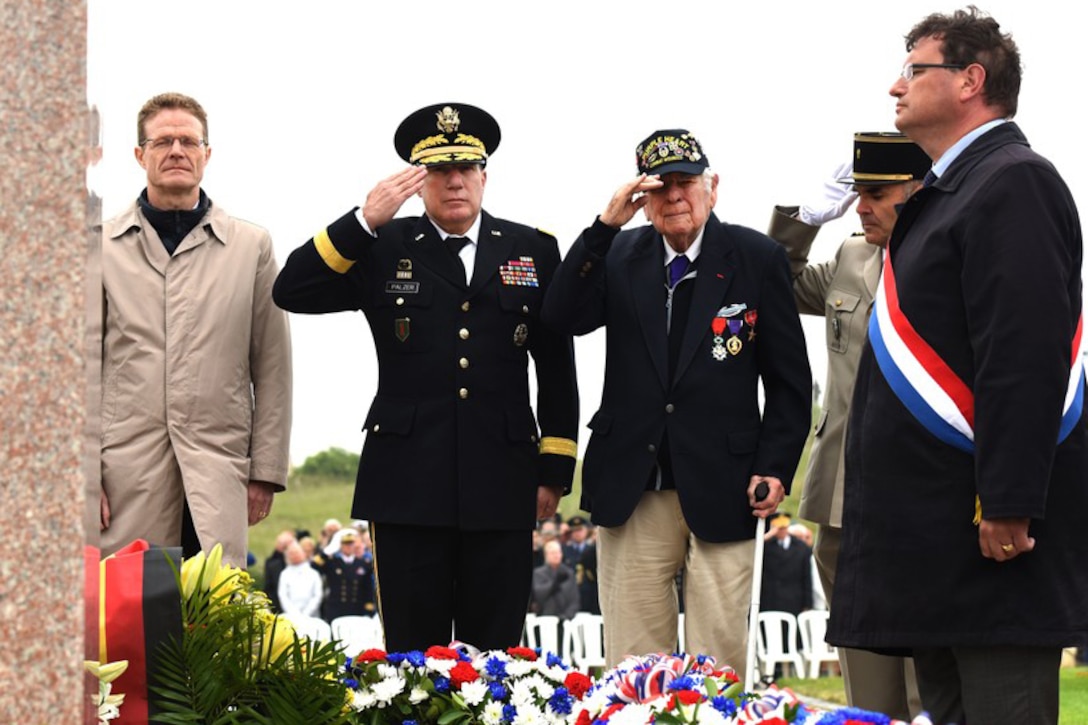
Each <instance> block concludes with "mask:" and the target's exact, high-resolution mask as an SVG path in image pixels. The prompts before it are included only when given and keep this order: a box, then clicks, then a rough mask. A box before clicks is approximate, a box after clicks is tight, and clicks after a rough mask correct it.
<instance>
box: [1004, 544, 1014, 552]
mask: <svg viewBox="0 0 1088 725" xmlns="http://www.w3.org/2000/svg"><path fill="white" fill-rule="evenodd" d="M1015 548H1016V547H1015V546H1013V545H1012V544H1002V545H1001V550H1002V551H1004V552H1005V553H1006V554H1011V553H1012V550H1013V549H1015Z"/></svg>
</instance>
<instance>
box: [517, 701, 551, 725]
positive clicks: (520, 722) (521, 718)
mask: <svg viewBox="0 0 1088 725" xmlns="http://www.w3.org/2000/svg"><path fill="white" fill-rule="evenodd" d="M546 722H547V720H545V718H544V713H542V712H541V711H540V708H538V707H537V706H536V705H519V706H518V712H517V715H515V716H514V722H513V725H544V723H546Z"/></svg>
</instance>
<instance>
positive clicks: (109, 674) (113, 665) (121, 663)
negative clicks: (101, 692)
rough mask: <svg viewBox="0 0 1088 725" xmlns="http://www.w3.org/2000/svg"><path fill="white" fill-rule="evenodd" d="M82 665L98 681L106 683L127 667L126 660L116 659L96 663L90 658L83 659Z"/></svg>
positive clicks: (119, 674)
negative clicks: (114, 660) (115, 660)
mask: <svg viewBox="0 0 1088 725" xmlns="http://www.w3.org/2000/svg"><path fill="white" fill-rule="evenodd" d="M83 666H84V667H85V668H86V669H87V671H88V672H90V673H91V674H92V675H94V676H95V678H97V679H98V681H99V682H102V683H107V682H113V681H114V680H116V679H117V678H118V677H120V676H121V675H122V674H124V671H125V670H127V669H128V660H118V661H117V662H109V663H98V662H92V661H91V660H83Z"/></svg>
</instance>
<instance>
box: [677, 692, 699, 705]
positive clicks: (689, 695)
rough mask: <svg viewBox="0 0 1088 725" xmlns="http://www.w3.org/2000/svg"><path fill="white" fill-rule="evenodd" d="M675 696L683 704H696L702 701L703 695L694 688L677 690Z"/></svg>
mask: <svg viewBox="0 0 1088 725" xmlns="http://www.w3.org/2000/svg"><path fill="white" fill-rule="evenodd" d="M676 697H677V698H678V699H679V700H680V702H682V703H684V704H685V705H696V704H698V703H700V702H702V701H703V696H702V695H700V694H699V693H698V692H696V691H695V690H679V691H677V693H676Z"/></svg>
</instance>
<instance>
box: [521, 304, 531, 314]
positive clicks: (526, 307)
mask: <svg viewBox="0 0 1088 725" xmlns="http://www.w3.org/2000/svg"><path fill="white" fill-rule="evenodd" d="M521 312H522V314H525V315H527V314H529V305H522V306H521Z"/></svg>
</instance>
